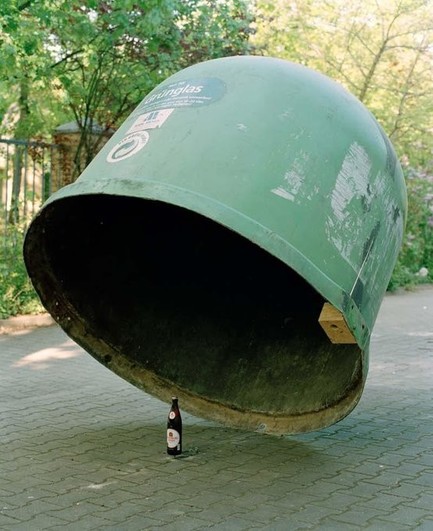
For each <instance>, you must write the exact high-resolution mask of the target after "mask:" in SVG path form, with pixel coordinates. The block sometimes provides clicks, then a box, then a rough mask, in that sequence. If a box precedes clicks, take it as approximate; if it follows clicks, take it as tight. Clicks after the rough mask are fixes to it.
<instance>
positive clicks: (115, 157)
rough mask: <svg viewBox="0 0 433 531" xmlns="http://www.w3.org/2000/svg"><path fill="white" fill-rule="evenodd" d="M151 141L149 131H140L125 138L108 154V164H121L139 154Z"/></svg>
mask: <svg viewBox="0 0 433 531" xmlns="http://www.w3.org/2000/svg"><path fill="white" fill-rule="evenodd" d="M148 141H149V133H148V132H147V131H138V132H136V133H131V134H128V135H126V136H125V138H123V139H122V140H121V141H120V142H118V143H117V144H116V145H115V146H114V147H113V148H112V149H111V151H110V153H108V155H107V162H120V161H121V160H125V159H127V158H129V157H132V155H135V154H136V153H138V152H139V151H140V150H141V149H143V148H144V146H145V145H146V144H147V143H148Z"/></svg>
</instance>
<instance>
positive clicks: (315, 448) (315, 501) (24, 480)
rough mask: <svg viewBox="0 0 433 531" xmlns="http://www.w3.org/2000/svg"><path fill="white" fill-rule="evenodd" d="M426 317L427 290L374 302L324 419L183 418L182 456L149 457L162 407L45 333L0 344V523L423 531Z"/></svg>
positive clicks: (429, 487) (154, 452)
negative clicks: (354, 367)
mask: <svg viewBox="0 0 433 531" xmlns="http://www.w3.org/2000/svg"><path fill="white" fill-rule="evenodd" d="M424 307H425V308H427V310H425V309H424ZM432 322H433V288H432V287H429V288H425V289H423V290H417V291H415V292H413V293H407V294H404V295H397V296H394V295H392V296H388V297H386V299H385V301H384V305H383V309H382V311H381V313H380V315H379V318H378V321H377V324H376V327H375V336H374V337H373V339H372V344H371V364H370V372H369V377H368V380H367V384H366V388H365V391H364V394H363V397H362V399H361V401H360V404H359V405H358V406H357V408H356V409H355V411H354V412H353V413H352V414H351V415H349V416H348V417H346V418H345V419H344V420H342V421H341V422H339V423H338V424H336V425H334V426H331V427H329V428H326V429H323V430H321V431H318V432H314V433H310V434H302V435H297V436H284V437H271V436H264V435H261V434H258V433H249V432H244V431H242V430H235V429H229V428H225V427H222V426H220V425H218V424H216V423H212V422H209V421H205V420H203V419H198V418H196V417H193V416H192V415H188V414H186V413H185V414H184V417H183V418H184V434H185V441H186V444H185V448H186V449H187V448H191V449H192V451H193V455H191V456H189V457H184V458H182V459H171V458H168V457H167V455H166V453H165V440H164V438H165V422H166V416H167V411H168V406H167V404H164V403H162V402H160V401H158V400H156V399H154V398H152V397H150V396H148V395H146V394H144V393H142V392H141V391H139V390H138V389H136V388H135V387H133V386H131V385H129V384H128V383H127V382H125V381H124V380H122V379H120V378H118V377H117V376H115V375H114V374H112V373H111V372H110V371H108V370H107V369H106V368H104V367H103V366H102V365H100V364H98V363H97V362H96V361H95V360H94V359H93V358H91V356H89V355H87V354H86V353H84V352H83V351H82V349H80V348H79V347H78V346H77V345H75V344H74V343H73V342H72V341H71V340H70V339H68V338H67V337H66V336H65V335H64V333H63V332H62V331H61V330H59V328H57V327H56V326H53V327H50V328H45V329H36V330H31V331H24V332H20V333H13V334H7V335H2V336H0V353H1V355H0V439H1V445H2V452H1V454H0V476H1V483H0V528H1V529H3V528H4V529H5V531H20V530H23V531H38V530H39V529H40V530H45V529H50V531H51V530H52V529H53V530H55V529H58V530H60V529H61V530H62V531H65V530H71V531H81V530H83V529H98V530H99V529H100V530H104V531H106V530H111V529H112V530H116V531H119V530H122V529H127V530H128V531H133V530H134V529H137V530H140V531H141V530H142V529H150V530H152V529H155V530H157V529H167V530H170V531H171V530H173V529H175V530H176V531H189V530H194V529H198V530H201V529H206V528H208V527H209V528H212V529H221V530H224V531H226V530H227V531H228V530H232V529H268V530H272V531H279V530H284V531H287V529H290V531H292V530H297V529H320V531H324V530H328V529H329V530H332V531H337V530H339V529H342V530H343V529H344V531H348V530H351V529H357V530H358V529H363V528H365V529H372V530H379V531H383V530H386V529H390V530H391V529H392V530H393V531H398V530H400V529H401V530H405V529H422V530H426V531H430V529H433V519H432V512H431V507H432V504H433V452H432V447H431V442H432V440H433V422H432V420H433V416H432V412H431V403H432V402H433V389H432V386H431V382H432V381H433V356H432V354H433V341H432V340H431V336H429V335H428V334H429V333H431V323H432ZM417 334H418V335H417ZM3 507H4V508H5V509H3Z"/></svg>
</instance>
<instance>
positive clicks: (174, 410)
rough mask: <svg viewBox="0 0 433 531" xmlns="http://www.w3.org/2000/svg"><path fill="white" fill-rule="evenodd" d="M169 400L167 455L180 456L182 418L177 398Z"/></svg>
mask: <svg viewBox="0 0 433 531" xmlns="http://www.w3.org/2000/svg"><path fill="white" fill-rule="evenodd" d="M171 400H172V402H171V408H170V412H169V414H168V419H167V453H168V454H169V455H180V454H181V453H182V417H181V416H180V411H179V405H178V403H177V402H178V399H177V397H176V396H173V397H172V399H171Z"/></svg>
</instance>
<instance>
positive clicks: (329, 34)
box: [254, 0, 433, 167]
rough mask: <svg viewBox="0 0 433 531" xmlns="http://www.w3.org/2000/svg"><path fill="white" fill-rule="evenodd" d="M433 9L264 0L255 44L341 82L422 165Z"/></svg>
mask: <svg viewBox="0 0 433 531" xmlns="http://www.w3.org/2000/svg"><path fill="white" fill-rule="evenodd" d="M432 7H433V2H432V0H426V1H423V0H381V1H380V2H378V1H376V0H351V1H347V0H333V1H332V2H323V0H292V1H291V2H286V0H274V1H272V2H270V1H269V0H258V1H257V17H256V34H255V36H254V44H255V45H256V46H257V48H258V49H259V50H260V51H261V53H263V54H265V55H267V54H269V55H275V56H278V57H281V58H285V59H289V60H291V61H294V62H297V63H301V64H304V65H306V66H309V67H311V68H313V69H315V70H318V71H320V72H323V73H324V74H327V75H328V76H330V77H331V78H333V79H335V80H337V81H339V82H341V84H342V85H344V86H345V87H347V89H348V90H349V91H350V92H352V93H353V94H354V95H355V96H357V97H358V98H359V99H360V100H361V101H362V102H364V104H365V105H366V106H367V107H368V108H369V109H370V110H371V111H372V112H373V114H374V115H375V116H376V118H377V119H378V120H379V122H380V123H381V124H382V125H383V127H384V129H385V131H386V132H387V134H388V135H389V136H390V138H391V140H392V142H393V144H394V145H395V147H396V149H397V152H398V153H399V155H400V157H403V156H407V157H408V158H409V161H410V164H411V165H412V166H415V167H418V166H422V165H425V164H426V163H427V162H428V160H429V159H430V156H431V152H432V149H433V137H432V134H431V131H432V128H433V76H432V75H431V74H432V64H433V9H432Z"/></svg>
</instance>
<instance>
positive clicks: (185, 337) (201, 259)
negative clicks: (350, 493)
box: [24, 57, 406, 433]
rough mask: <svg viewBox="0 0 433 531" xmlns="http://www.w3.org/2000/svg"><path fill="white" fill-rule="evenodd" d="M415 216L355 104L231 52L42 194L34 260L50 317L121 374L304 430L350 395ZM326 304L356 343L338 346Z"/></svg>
mask: <svg viewBox="0 0 433 531" xmlns="http://www.w3.org/2000/svg"><path fill="white" fill-rule="evenodd" d="M405 212H406V193H405V185H404V180H403V176H402V171H401V168H400V165H399V163H398V161H397V159H396V155H395V152H394V150H393V148H392V146H391V144H390V142H389V140H388V138H387V137H386V135H385V134H384V132H383V130H382V129H381V127H380V126H379V125H378V123H377V122H376V120H375V119H374V117H373V116H372V115H371V114H370V112H369V111H368V110H367V109H366V108H365V107H364V106H363V105H362V104H361V103H360V102H359V101H358V100H357V99H356V98H354V97H353V96H351V95H350V94H349V93H348V92H347V91H346V90H344V89H343V88H342V87H341V86H340V85H338V84H337V83H335V82H333V81H331V80H330V79H328V78H327V77H325V76H323V75H321V74H318V73H317V72H314V71H312V70H310V69H307V68H305V67H302V66H299V65H295V64H292V63H290V62H287V61H283V60H278V59H272V58H263V57H231V58H225V59H217V60H213V61H208V62H204V63H201V64H197V65H195V66H192V67H190V68H187V69H185V70H182V71H180V72H178V73H177V74H175V75H173V76H172V77H170V78H169V79H167V80H166V81H165V82H163V83H162V84H161V85H159V86H158V87H157V88H155V89H154V90H153V91H152V92H151V93H150V94H149V95H147V96H146V97H145V98H144V100H143V101H142V103H141V104H140V105H139V106H138V107H137V108H136V109H135V111H134V112H133V113H132V114H131V115H130V116H129V117H128V118H127V120H126V121H125V122H124V124H123V125H122V126H121V127H120V129H119V130H118V131H117V132H116V134H115V135H114V136H113V137H112V139H111V140H110V141H109V142H108V143H107V144H106V146H105V147H104V148H103V149H102V151H101V152H100V153H99V154H98V155H97V157H96V158H95V159H94V160H93V162H92V163H91V164H90V165H89V166H88V167H87V168H86V170H85V171H84V172H83V174H82V175H81V176H80V178H79V179H78V180H77V181H76V183H74V184H72V185H70V186H67V187H65V188H63V189H61V190H60V191H58V192H57V193H56V194H54V195H53V196H52V197H51V198H50V199H49V201H47V203H46V204H45V206H44V207H43V209H42V210H41V211H40V212H39V214H38V215H37V216H36V218H35V219H34V221H33V223H32V224H31V226H30V228H29V230H28V233H27V236H26V241H25V246H24V256H25V261H26V264H27V268H28V271H29V274H30V277H31V279H32V281H33V284H34V286H35V288H36V290H37V292H38V293H39V295H40V298H41V300H42V302H43V304H44V305H45V307H46V308H47V310H48V311H49V312H50V313H51V314H52V315H53V317H54V318H55V319H56V321H57V322H58V323H59V324H60V326H61V327H62V328H63V329H64V330H65V331H66V332H67V333H68V334H69V335H70V336H71V337H72V338H73V339H74V340H75V341H76V342H77V343H79V344H80V345H82V346H83V347H84V348H85V349H86V350H87V351H88V352H89V353H90V354H92V355H93V356H94V357H95V358H96V359H97V360H99V361H100V362H101V363H103V364H104V365H106V366H107V367H108V368H109V369H111V370H112V371H114V372H115V373H117V374H118V375H120V376H122V377H123V378H125V379H126V380H128V381H129V382H131V383H133V384H134V385H136V386H138V387H139V388H141V389H143V390H145V391H146V392H149V393H151V394H153V395H155V396H157V397H159V398H161V399H163V400H166V401H167V402H169V401H170V397H171V396H172V395H173V394H175V395H177V396H178V397H179V400H180V402H181V404H182V406H183V408H184V409H185V410H189V411H190V412H192V413H194V414H197V415H200V416H203V417H206V418H210V419H214V420H217V421H221V422H223V423H226V424H228V425H234V426H241V427H245V428H248V429H258V428H259V429H260V430H263V431H268V432H276V433H294V432H301V431H307V430H313V429H318V428H321V427H324V426H327V425H329V424H332V423H334V422H336V421H338V420H340V419H341V418H343V417H344V416H345V415H347V414H348V413H349V412H350V411H351V409H353V407H354V406H355V405H356V403H357V401H358V400H359V397H360V395H361V393H362V389H363V385H364V382H365V379H366V375H367V369H368V350H369V341H370V334H371V331H372V328H373V325H374V322H375V319H376V316H377V313H378V310H379V306H380V303H381V300H382V298H383V295H384V292H385V290H386V287H387V284H388V282H389V279H390V276H391V273H392V269H393V267H394V264H395V261H396V258H397V254H398V252H399V249H400V246H401V242H402V235H403V228H404V220H405ZM325 302H329V303H330V304H331V305H332V306H333V307H334V308H336V309H337V310H339V311H340V312H341V313H342V315H343V316H344V320H345V323H347V327H348V329H349V330H350V332H351V334H352V335H353V337H354V338H355V341H356V342H355V343H353V344H350V343H349V344H335V343H332V342H331V341H330V340H329V339H328V336H327V335H326V334H325V333H324V331H323V329H322V327H321V326H320V324H319V323H318V318H319V314H320V312H321V309H322V306H323V304H324V303H325ZM332 326H334V325H332Z"/></svg>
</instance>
